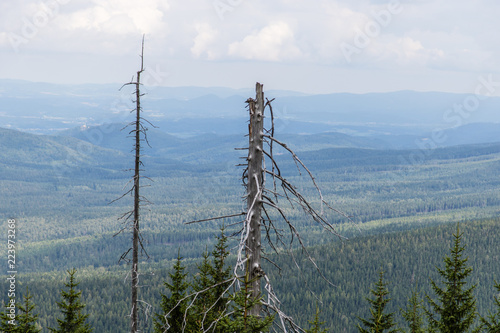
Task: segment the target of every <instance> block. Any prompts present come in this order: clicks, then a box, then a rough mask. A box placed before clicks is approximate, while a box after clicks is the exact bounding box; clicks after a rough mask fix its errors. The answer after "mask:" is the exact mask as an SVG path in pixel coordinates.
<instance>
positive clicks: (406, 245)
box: [0, 129, 500, 332]
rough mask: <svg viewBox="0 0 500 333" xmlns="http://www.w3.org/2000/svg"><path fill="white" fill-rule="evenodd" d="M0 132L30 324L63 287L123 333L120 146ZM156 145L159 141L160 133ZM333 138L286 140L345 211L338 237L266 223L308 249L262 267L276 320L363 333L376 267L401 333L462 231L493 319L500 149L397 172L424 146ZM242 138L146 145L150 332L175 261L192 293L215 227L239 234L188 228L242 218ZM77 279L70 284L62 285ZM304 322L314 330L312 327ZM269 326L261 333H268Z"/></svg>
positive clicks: (431, 155)
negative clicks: (276, 300)
mask: <svg viewBox="0 0 500 333" xmlns="http://www.w3.org/2000/svg"><path fill="white" fill-rule="evenodd" d="M77 134H78V133H77ZM120 135H122V136H124V137H123V138H122V140H118V141H115V142H127V141H126V140H127V138H126V134H125V133H120V132H119V131H118V130H117V131H115V132H113V133H112V134H110V135H109V136H110V138H113V140H116V138H119V137H120ZM0 136H1V140H0V144H1V145H2V147H1V148H2V149H1V150H0V151H1V152H0V157H1V161H2V162H1V164H0V168H1V171H2V172H1V179H0V184H1V186H2V187H3V188H4V189H5V191H4V192H2V193H0V200H2V202H3V203H4V207H5V208H6V210H5V211H8V212H10V214H11V215H9V216H6V215H5V216H3V221H4V223H5V224H7V221H8V220H9V219H11V218H15V219H16V221H17V234H18V236H17V237H18V238H17V239H18V242H19V243H18V245H17V250H18V252H17V265H18V267H19V274H18V275H17V280H18V289H19V294H18V299H21V298H24V299H26V300H29V301H31V302H32V310H33V313H36V314H37V316H38V317H37V318H36V320H34V322H36V325H37V327H39V328H41V329H42V330H43V331H44V332H45V331H46V330H48V328H55V327H56V326H57V325H58V321H57V320H58V318H60V310H61V309H60V307H61V305H60V304H61V303H60V302H61V297H62V296H64V295H67V294H64V288H65V287H66V288H69V287H68V286H74V287H75V288H78V290H79V291H81V294H78V295H80V298H79V300H80V301H81V304H82V305H85V307H82V308H81V313H82V315H83V314H85V315H83V317H82V318H83V319H82V321H84V322H86V323H87V324H88V327H89V328H90V327H91V328H93V330H94V331H95V332H116V331H127V328H128V327H129V323H128V321H129V320H128V312H129V311H130V308H129V303H130V295H129V289H130V284H129V283H126V282H125V280H126V277H127V274H128V273H127V272H128V270H129V265H127V264H126V263H124V262H123V261H122V262H120V261H119V259H120V255H121V254H122V253H123V252H124V251H126V249H127V248H128V246H129V245H128V244H129V242H130V234H128V233H121V234H118V235H116V234H117V231H118V230H120V221H119V219H118V217H119V216H120V215H122V214H123V213H124V212H126V211H127V207H130V206H131V205H132V199H131V198H130V197H125V198H124V200H121V201H118V202H114V200H115V199H116V198H118V197H120V195H121V194H122V191H123V186H124V184H126V183H127V181H128V180H129V179H130V177H131V172H130V170H129V168H130V161H131V154H130V149H128V152H127V148H126V146H120V147H117V149H112V148H110V145H109V142H103V143H102V145H101V146H98V145H92V144H91V143H89V142H87V141H84V140H81V139H78V138H76V137H72V136H37V135H32V134H27V133H22V132H17V131H13V130H6V129H2V130H0ZM75 136H77V135H75ZM80 136H81V135H80ZM277 137H278V138H280V137H279V135H278V134H277ZM157 138H158V140H159V141H160V138H161V135H158V137H157ZM332 138H333V137H328V136H326V139H325V136H324V135H317V136H307V137H304V138H301V137H300V136H298V137H296V138H295V141H294V140H293V139H292V140H291V142H290V143H289V145H290V147H291V148H293V149H295V150H296V151H297V154H299V155H300V161H302V162H304V164H305V165H307V167H308V168H309V170H312V171H313V173H314V175H315V178H314V179H315V181H316V183H317V184H319V187H321V190H322V195H323V198H324V200H325V202H328V203H331V204H332V205H333V207H335V209H337V210H339V211H341V212H343V213H344V214H337V213H336V212H331V211H330V212H326V213H325V218H326V219H327V220H328V221H330V223H331V225H332V227H333V228H334V229H335V233H337V234H338V235H339V236H340V237H338V236H336V235H335V234H331V233H328V232H325V230H324V229H323V228H322V227H321V226H318V225H317V224H315V223H314V221H311V220H310V218H308V216H307V214H304V212H303V211H301V210H300V209H297V207H293V206H287V207H285V208H283V209H282V210H281V211H279V212H274V213H272V212H271V213H270V214H269V216H268V218H269V219H272V220H273V221H275V227H276V228H277V229H276V230H281V229H286V228H287V227H288V225H287V223H293V225H294V228H295V230H296V231H297V233H298V234H300V235H301V240H302V242H303V245H304V248H301V247H300V246H297V245H296V244H295V245H293V246H292V247H291V253H288V254H287V253H286V252H288V250H289V249H288V247H287V246H285V245H284V244H286V243H288V242H290V241H292V238H291V237H290V235H288V234H285V235H284V236H282V241H283V243H282V245H279V246H278V247H277V248H276V252H277V254H272V253H270V254H266V256H267V257H268V259H269V261H270V262H271V263H274V264H276V266H278V267H280V268H281V269H280V270H279V271H278V270H277V269H276V267H275V266H274V265H268V264H265V263H263V265H262V267H263V270H264V271H265V272H267V273H266V274H267V276H268V277H269V279H270V280H273V288H274V290H275V292H276V294H277V295H279V297H280V300H281V301H282V304H281V307H282V309H283V311H285V312H286V313H287V315H290V316H291V317H292V318H294V322H295V323H296V324H297V325H299V326H300V327H302V328H304V329H307V327H308V326H310V325H312V326H311V330H312V331H313V332H320V331H321V330H323V331H325V330H326V331H328V332H330V331H331V332H357V331H358V330H360V328H358V327H357V325H359V324H360V323H361V320H360V318H368V316H369V314H370V310H369V306H370V302H369V301H368V300H367V299H366V298H367V297H368V298H369V297H370V290H373V289H371V288H373V286H374V284H375V283H376V282H377V279H378V278H379V277H380V278H381V276H382V275H381V274H382V272H383V281H384V283H387V288H388V289H387V290H388V293H389V294H390V302H389V301H387V308H386V311H387V312H388V313H391V314H393V316H392V317H391V321H393V324H394V325H395V326H396V325H397V326H399V327H400V328H406V327H407V326H406V325H407V323H406V322H405V321H404V320H403V316H402V315H401V311H400V309H403V308H405V307H406V305H407V304H408V299H409V298H410V297H411V296H412V294H411V293H410V291H411V290H418V292H419V293H420V295H432V293H433V290H432V288H431V286H432V284H431V283H430V279H432V280H435V281H441V280H439V279H440V277H439V275H438V270H437V269H436V267H440V266H442V264H443V258H444V257H445V256H446V255H447V254H448V252H449V250H450V247H451V246H452V239H453V233H454V231H455V226H456V223H457V222H460V228H461V230H463V232H464V234H463V245H464V246H465V254H466V256H467V257H468V258H469V261H468V264H469V265H470V267H471V268H472V269H473V270H472V273H471V274H470V276H467V283H469V284H471V285H475V286H476V287H475V289H474V290H473V291H474V294H473V295H474V299H475V300H477V301H476V302H477V303H476V305H477V313H478V314H480V315H481V316H483V317H485V318H486V317H487V316H488V313H489V312H488V311H491V312H492V313H496V311H497V309H496V307H495V306H496V303H495V298H494V296H495V295H496V292H495V278H496V276H498V268H497V267H496V266H497V263H498V258H497V257H498V256H497V254H496V252H498V251H496V249H498V239H499V237H498V235H499V230H498V228H497V227H496V226H497V225H498V219H497V217H498V212H499V210H500V194H499V192H498V190H497V188H498V185H499V183H500V178H499V177H500V176H499V174H500V173H499V172H498V171H499V169H500V144H497V143H492V144H476V145H464V146H452V147H445V148H436V149H434V150H432V151H428V152H425V155H424V156H425V158H423V159H421V160H420V161H419V163H414V164H411V165H408V164H405V163H404V161H406V160H407V157H409V156H415V155H416V154H419V153H420V154H422V151H420V150H416V149H415V150H408V149H406V150H405V149H400V150H391V149H374V148H366V147H356V144H354V143H353V146H354V147H349V148H346V147H344V148H340V147H338V146H337V145H336V144H335V142H332V143H331V144H328V140H332ZM154 139H155V136H153V137H152V140H151V141H152V142H151V143H152V144H153V145H154ZM244 139H245V138H242V140H241V141H237V140H235V137H234V136H228V137H224V136H200V137H194V138H188V139H181V138H178V139H177V142H176V144H177V145H178V146H179V147H182V148H178V149H175V148H168V149H166V150H154V151H152V152H151V154H148V153H147V148H145V150H144V151H145V155H144V156H143V163H144V170H145V171H144V172H145V174H146V175H147V177H148V178H150V179H151V182H150V184H149V186H148V187H146V188H145V189H144V191H143V193H144V194H143V195H145V196H147V198H148V200H149V201H151V202H152V203H153V204H152V205H149V206H148V207H147V208H146V209H144V210H143V215H142V218H141V219H142V220H143V223H142V227H141V228H142V229H141V233H142V236H143V244H144V248H145V249H146V250H147V252H148V254H149V258H146V257H142V258H141V262H140V265H141V267H142V268H141V269H142V272H143V273H142V274H143V275H142V277H141V288H140V297H141V299H142V300H143V301H144V302H145V304H149V305H150V306H151V308H149V307H147V310H148V312H144V313H143V314H142V317H141V324H142V328H143V329H144V331H145V332H155V331H158V327H155V324H154V322H155V318H156V320H158V317H155V315H154V314H155V313H158V311H161V310H162V309H164V307H165V304H170V305H172V303H171V302H170V303H168V302H169V301H168V300H169V297H170V298H171V297H173V295H175V294H174V293H173V292H172V289H173V287H172V286H173V284H172V283H173V281H174V277H175V276H176V275H175V274H176V267H177V271H178V269H179V267H180V266H179V265H183V267H185V269H186V273H185V274H186V275H185V276H186V281H185V285H186V287H185V290H192V289H191V288H194V286H196V285H197V283H198V284H199V283H200V282H199V281H200V279H201V276H203V275H202V271H201V267H204V266H203V265H204V259H203V258H204V254H205V259H206V253H210V252H207V251H211V250H210V249H213V248H214V246H216V245H217V235H218V233H219V230H220V227H221V226H222V225H226V229H225V232H226V234H227V235H238V233H239V232H240V228H239V226H238V225H234V224H233V223H232V222H233V221H232V220H231V219H222V220H219V221H206V222H202V223H194V224H186V223H187V222H189V221H196V220H204V219H210V218H211V217H214V216H227V215H231V214H232V213H234V212H235V211H241V205H242V199H241V198H242V195H244V189H243V188H242V186H241V181H240V179H241V173H242V168H241V167H239V168H238V167H236V166H235V164H236V163H237V161H238V159H240V158H242V157H243V158H245V155H244V154H245V152H241V151H238V150H234V148H241V147H243V146H244V145H245V142H244V141H245V140H244ZM305 141H307V144H304V142H305ZM128 142H130V140H129V141H128ZM358 143H359V141H358ZM363 144H364V143H363ZM211 145H212V146H211ZM130 146H132V144H130V145H129V147H130ZM208 146H210V148H209V149H207V147H208ZM82 147H85V149H82ZM286 155H287V148H284V147H282V148H281V149H280V148H279V146H277V147H276V148H275V151H274V157H275V161H276V163H277V164H278V165H279V167H280V172H282V173H283V174H286V175H287V179H288V180H289V181H290V182H292V183H293V184H295V186H296V187H297V188H298V189H300V193H301V194H302V195H304V197H307V198H311V199H310V203H311V205H312V206H314V207H319V206H321V201H320V200H319V199H318V198H317V196H316V191H317V189H316V187H315V186H314V185H313V184H311V182H309V181H308V179H307V177H304V175H303V173H304V171H303V170H302V174H301V171H300V169H297V165H296V163H294V161H293V159H290V158H287V157H286ZM166 156H168V157H166ZM123 170H128V171H123ZM20 172H21V174H22V175H23V178H22V179H20V178H19V174H20ZM281 215H286V216H287V220H286V221H283V220H282V219H281ZM4 228H5V226H4ZM3 237H6V236H5V235H3ZM236 238H237V237H236ZM3 241H4V242H5V243H6V242H7V241H6V239H4V240H3ZM237 243H238V242H237V239H235V238H234V237H233V238H231V237H230V238H229V239H228V241H227V248H228V249H230V250H232V251H229V252H228V256H227V258H225V264H226V265H225V266H224V267H226V269H228V268H229V267H232V266H233V265H234V262H235V261H237V258H236V254H235V252H234V249H235V248H237ZM265 250H266V251H267V252H272V251H271V250H272V249H270V248H265ZM229 253H230V254H229ZM290 254H291V256H290ZM308 254H309V255H310V256H309V255H308ZM180 258H182V260H180ZM291 258H293V260H291ZM205 263H206V262H205ZM316 266H317V268H318V269H316ZM209 271H210V270H209ZM279 272H281V274H279ZM72 274H74V277H75V279H77V281H78V284H75V285H73V284H72V282H71V281H70V282H68V275H69V278H71V277H73V275H72ZM177 276H179V275H177ZM197 281H198V282H197ZM245 281H246V280H245ZM245 281H244V283H243V285H245V283H246V282H245ZM383 281H382V280H379V285H378V286H379V287H383V286H385V284H383V283H382V282H383ZM188 286H191V287H188ZM304 286H306V288H304ZM375 286H377V285H375ZM167 287H168V288H167ZM8 288H9V285H8V281H7V280H3V281H2V290H8ZM382 289H383V288H382ZM26 290H28V291H29V294H28V293H27V292H26ZM72 290H73V289H71V291H72ZM241 290H243V289H241ZM241 290H239V291H240V292H241ZM238 295H240V294H238V289H232V290H229V289H228V290H227V291H226V296H227V297H228V298H227V302H226V304H230V305H232V306H233V307H234V306H238V304H239V303H238V298H237V297H238ZM6 296H7V293H3V294H2V295H1V296H0V299H1V301H2V302H3V304H7V303H8V302H9V299H8V298H6ZM231 297H232V298H231ZM243 299H244V298H243ZM58 302H59V303H58ZM33 304H34V305H33ZM235 304H236V305H235ZM202 306H207V305H206V304H205V305H202ZM26 307H27V308H29V307H28V305H27V306H26ZM423 309H424V308H421V310H422V313H423ZM425 309H427V310H428V309H429V308H428V305H427V307H426V308H425ZM186 311H187V310H186ZM429 311H431V310H429ZM186 313H187V312H186ZM315 315H316V317H315ZM266 318H274V317H266ZM233 319H234V322H223V321H221V325H223V326H224V325H226V326H224V327H220V328H217V329H218V330H219V329H220V330H221V332H234V331H238V329H235V328H234V327H236V326H234V325H237V320H238V317H234V318H233ZM193 320H194V321H193V322H199V320H198V321H197V320H196V319H193ZM276 321H277V320H276V318H275V324H276ZM310 321H311V322H313V323H316V324H317V325H316V330H314V329H315V328H314V324H309V322H310ZM424 321H425V320H424ZM320 322H323V324H321V325H319V323H320ZM264 324H265V323H264ZM264 324H263V325H264ZM268 324H269V323H268ZM232 325H233V326H232ZM277 325H278V326H275V327H273V330H276V329H278V328H277V327H279V323H278V324H277ZM479 325H481V321H480V318H479V317H476V318H474V322H473V323H472V326H471V327H475V328H478V327H479ZM264 326H266V325H264ZM264 326H263V327H264ZM267 326H269V325H267ZM267 326H266V327H267ZM319 326H321V330H320V327H319ZM266 327H264V328H259V329H256V330H255V331H256V332H257V331H266V330H268V329H269V328H266ZM190 330H191V331H193V332H196V331H197V329H195V328H188V330H187V331H190ZM311 330H309V331H311Z"/></svg>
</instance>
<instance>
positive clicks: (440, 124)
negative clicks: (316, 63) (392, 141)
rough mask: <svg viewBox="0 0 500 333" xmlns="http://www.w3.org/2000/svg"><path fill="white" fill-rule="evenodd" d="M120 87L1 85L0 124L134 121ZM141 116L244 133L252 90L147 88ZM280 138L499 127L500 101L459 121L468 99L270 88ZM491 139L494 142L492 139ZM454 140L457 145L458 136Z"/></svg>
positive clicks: (39, 127)
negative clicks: (312, 92) (460, 109)
mask: <svg viewBox="0 0 500 333" xmlns="http://www.w3.org/2000/svg"><path fill="white" fill-rule="evenodd" d="M120 87H121V84H100V85H99V84H87V85H56V84H48V83H34V82H27V81H18V80H0V102H1V103H0V124H1V125H0V126H1V127H4V128H11V129H18V130H22V131H27V132H32V133H41V134H53V133H56V132H58V131H61V130H66V129H71V128H74V127H79V126H83V125H88V126H96V125H102V124H105V123H122V122H127V121H128V119H130V114H129V111H130V110H131V109H133V103H132V102H131V99H132V96H131V94H130V91H128V90H127V87H125V88H123V89H122V90H121V91H119V89H120ZM144 92H145V93H146V95H145V96H144V100H143V106H144V116H145V117H147V118H148V119H149V120H150V121H152V122H153V123H155V124H156V125H157V126H158V127H159V128H160V129H161V130H162V131H164V132H167V133H171V134H176V135H179V136H193V135H200V134H205V133H212V134H219V135H225V134H239V133H242V132H244V131H245V129H246V123H245V122H246V120H247V115H246V109H245V100H246V99H247V98H248V97H252V96H254V92H253V90H252V88H248V89H231V88H221V87H212V88H210V87H207V88H205V87H144ZM265 94H266V97H269V98H276V100H275V101H274V103H273V110H274V116H275V120H276V122H277V125H278V126H279V128H280V133H288V134H317V133H321V132H341V133H345V134H350V135H355V136H374V135H379V136H381V135H386V134H387V135H414V136H422V135H427V134H426V133H429V132H431V131H432V130H433V129H436V128H440V129H444V130H446V129H449V128H452V127H457V125H468V124H473V123H489V124H492V123H500V112H498V110H500V97H490V98H487V99H486V100H482V101H480V103H479V104H478V107H477V109H475V110H474V112H470V113H469V114H468V115H467V116H460V115H459V114H458V113H457V111H456V110H455V109H454V107H455V105H460V104H461V103H464V101H465V100H466V98H467V97H470V96H471V95H467V94H453V93H441V92H415V91H396V92H389V93H369V94H350V93H334V94H323V95H307V94H303V93H299V92H293V91H265ZM488 140H490V139H488ZM456 141H457V142H458V141H460V140H459V139H458V138H457V139H456Z"/></svg>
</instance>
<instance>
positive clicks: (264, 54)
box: [228, 22, 302, 61]
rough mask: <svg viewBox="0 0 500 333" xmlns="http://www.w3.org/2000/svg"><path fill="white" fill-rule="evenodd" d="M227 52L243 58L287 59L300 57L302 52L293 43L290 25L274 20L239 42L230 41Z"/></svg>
mask: <svg viewBox="0 0 500 333" xmlns="http://www.w3.org/2000/svg"><path fill="white" fill-rule="evenodd" d="M228 54H229V55H230V56H234V57H236V58H240V59H245V60H263V61H287V60H292V59H298V58H300V57H301V55H302V52H301V51H300V50H299V48H298V47H297V45H296V43H295V39H294V33H293V31H292V29H291V28H290V26H289V25H288V24H287V23H285V22H276V23H271V24H269V25H268V26H266V27H264V28H262V29H261V30H260V31H258V32H256V33H253V34H251V35H248V36H246V37H245V38H244V39H243V40H242V41H240V42H234V43H231V44H230V45H229V47H228Z"/></svg>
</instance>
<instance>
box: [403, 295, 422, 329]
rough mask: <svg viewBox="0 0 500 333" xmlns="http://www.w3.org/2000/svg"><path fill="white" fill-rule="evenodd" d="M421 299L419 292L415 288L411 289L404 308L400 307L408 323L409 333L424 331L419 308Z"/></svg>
mask: <svg viewBox="0 0 500 333" xmlns="http://www.w3.org/2000/svg"><path fill="white" fill-rule="evenodd" d="M422 304H423V300H422V299H421V298H420V293H419V292H417V288H416V287H415V289H413V290H412V292H411V296H410V298H409V299H408V305H407V306H406V310H403V309H401V315H402V316H403V318H404V319H405V321H406V322H407V323H408V326H409V328H410V330H409V331H408V332H409V333H424V332H425V329H424V318H423V314H422V312H421V310H422V309H423V306H422Z"/></svg>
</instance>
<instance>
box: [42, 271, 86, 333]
mask: <svg viewBox="0 0 500 333" xmlns="http://www.w3.org/2000/svg"><path fill="white" fill-rule="evenodd" d="M67 272H68V274H69V282H67V283H65V284H64V285H65V286H66V288H69V289H68V291H64V290H61V296H62V298H63V299H62V301H61V302H57V306H58V307H59V309H61V312H62V314H63V316H64V317H63V319H57V323H58V324H59V328H57V329H55V328H49V330H50V331H51V332H57V333H89V332H92V328H91V327H90V325H89V324H87V323H85V321H86V320H87V318H88V316H89V315H88V314H87V315H83V314H82V310H83V309H84V308H85V304H83V303H81V302H80V296H81V295H82V292H81V291H77V290H76V287H77V286H78V284H79V283H77V282H76V279H75V274H76V269H74V268H73V269H71V270H68V271H67Z"/></svg>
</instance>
